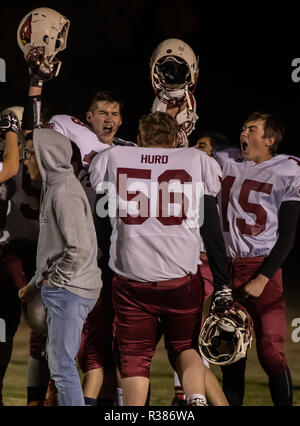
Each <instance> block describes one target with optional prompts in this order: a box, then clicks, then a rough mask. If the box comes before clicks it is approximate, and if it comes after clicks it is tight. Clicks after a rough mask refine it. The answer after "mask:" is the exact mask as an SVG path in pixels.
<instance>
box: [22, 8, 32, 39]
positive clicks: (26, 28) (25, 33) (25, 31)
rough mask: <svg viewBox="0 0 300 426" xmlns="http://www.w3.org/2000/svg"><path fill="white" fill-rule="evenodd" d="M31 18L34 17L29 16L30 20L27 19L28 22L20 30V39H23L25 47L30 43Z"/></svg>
mask: <svg viewBox="0 0 300 426" xmlns="http://www.w3.org/2000/svg"><path fill="white" fill-rule="evenodd" d="M31 17H32V15H29V16H28V18H27V19H26V21H25V22H24V24H23V25H22V28H21V29H20V38H21V41H22V44H23V45H25V44H27V43H30V35H31Z"/></svg>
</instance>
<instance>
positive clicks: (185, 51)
mask: <svg viewBox="0 0 300 426" xmlns="http://www.w3.org/2000/svg"><path fill="white" fill-rule="evenodd" d="M150 74H151V81H152V86H153V89H154V91H155V92H156V93H157V92H158V91H160V90H178V89H188V90H190V91H192V92H193V90H194V89H195V85H196V82H197V77H198V59H197V58H196V56H195V54H194V52H193V50H192V49H191V47H190V46H189V45H188V44H187V43H185V42H184V41H182V40H179V39H175V38H170V39H167V40H164V41H163V42H161V43H160V44H159V45H158V46H157V47H156V48H155V50H154V52H153V54H152V56H151V59H150Z"/></svg>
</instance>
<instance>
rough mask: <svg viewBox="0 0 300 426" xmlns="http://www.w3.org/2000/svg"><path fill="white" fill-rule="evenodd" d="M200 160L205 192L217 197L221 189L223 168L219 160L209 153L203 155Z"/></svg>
mask: <svg viewBox="0 0 300 426" xmlns="http://www.w3.org/2000/svg"><path fill="white" fill-rule="evenodd" d="M203 154H204V153H203ZM200 161H201V174H202V182H203V183H204V194H205V195H211V196H213V197H216V196H217V195H218V193H219V192H220V190H221V179H222V171H221V168H220V166H219V164H218V163H217V161H216V160H215V159H214V158H212V157H209V156H208V155H207V154H204V155H201V160H200Z"/></svg>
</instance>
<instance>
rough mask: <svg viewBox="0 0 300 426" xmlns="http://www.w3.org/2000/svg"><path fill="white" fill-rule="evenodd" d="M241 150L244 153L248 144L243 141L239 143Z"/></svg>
mask: <svg viewBox="0 0 300 426" xmlns="http://www.w3.org/2000/svg"><path fill="white" fill-rule="evenodd" d="M241 148H242V151H243V152H244V151H246V150H247V148H248V143H247V142H245V141H241Z"/></svg>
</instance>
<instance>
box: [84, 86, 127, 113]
mask: <svg viewBox="0 0 300 426" xmlns="http://www.w3.org/2000/svg"><path fill="white" fill-rule="evenodd" d="M101 101H104V102H107V103H109V104H112V103H117V104H119V106H120V113H122V110H123V107H124V101H123V99H122V97H121V95H120V93H119V92H115V91H112V90H100V91H99V92H97V93H96V94H95V95H94V96H93V98H92V99H91V100H90V103H89V107H88V111H93V110H94V109H95V108H96V103H97V102H101Z"/></svg>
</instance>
